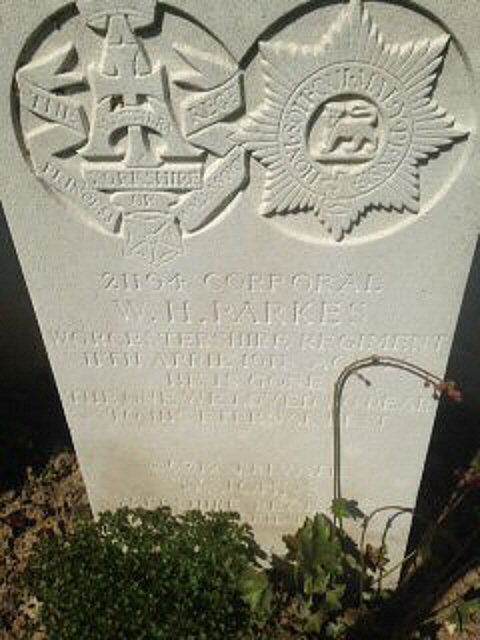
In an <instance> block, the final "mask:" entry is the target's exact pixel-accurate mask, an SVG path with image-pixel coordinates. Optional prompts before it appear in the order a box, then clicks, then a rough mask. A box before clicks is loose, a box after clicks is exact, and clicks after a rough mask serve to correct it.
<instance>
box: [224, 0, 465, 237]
mask: <svg viewBox="0 0 480 640" xmlns="http://www.w3.org/2000/svg"><path fill="white" fill-rule="evenodd" d="M389 9H390V11H392V7H391V5H390V6H389ZM398 10H399V11H402V15H403V14H405V13H409V14H410V16H412V14H413V16H415V19H416V20H417V21H418V20H419V19H420V20H424V21H426V18H423V17H421V18H420V16H419V14H415V13H414V12H411V11H410V12H408V11H407V10H405V9H404V8H398ZM320 11H323V10H318V12H320ZM333 11H334V10H332V9H330V13H331V14H332V13H333ZM304 20H305V19H304ZM298 22H299V24H300V23H301V22H302V21H301V19H300V20H298ZM313 22H314V21H313V18H312V17H311V16H310V15H309V19H308V27H307V31H306V32H307V33H309V32H310V33H311V31H312V26H311V25H312V24H313ZM430 29H431V30H432V31H433V29H432V28H431V27H430ZM435 30H436V31H439V29H438V26H436V27H435ZM290 31H292V32H294V33H295V34H296V40H294V39H292V40H290V41H288V40H284V39H282V38H283V36H282V34H280V35H279V36H278V37H277V38H273V39H272V41H270V42H266V43H260V64H259V67H260V70H261V75H262V77H263V85H264V96H263V100H261V101H260V104H259V105H258V106H257V108H256V109H254V110H253V111H252V112H250V114H249V115H248V116H247V118H246V119H244V120H243V121H242V122H241V124H240V130H239V131H238V132H237V133H236V134H235V136H234V139H235V140H236V141H238V142H239V143H240V144H242V145H244V146H245V148H246V149H247V150H248V151H249V152H250V153H252V154H253V156H254V157H255V158H256V159H257V160H258V161H259V162H260V164H261V165H263V167H264V168H265V187H264V192H263V202H262V214H263V215H264V216H266V217H267V218H270V219H272V220H274V221H277V220H278V224H279V225H280V226H281V227H282V228H284V229H286V230H287V231H288V232H290V233H293V235H295V236H296V237H310V238H312V239H314V240H316V239H319V238H320V239H324V240H325V239H326V240H328V239H329V238H330V239H331V240H333V241H336V242H340V241H348V239H349V238H350V237H352V238H353V237H359V233H360V235H361V228H362V225H363V223H364V222H365V221H366V219H367V218H369V219H370V218H372V219H373V218H374V217H375V216H376V217H377V218H378V219H381V218H382V217H383V218H385V217H384V214H382V213H379V212H388V213H395V212H398V213H410V214H418V213H419V212H420V209H421V172H422V167H423V166H424V165H427V164H428V163H429V162H430V161H432V160H433V159H434V158H436V157H437V156H439V155H441V154H442V153H444V152H445V151H447V150H449V149H452V148H453V147H455V146H457V145H459V143H461V142H462V141H464V140H465V139H466V138H467V137H468V129H467V128H466V127H465V126H464V125H461V124H459V123H457V122H456V120H455V118H454V116H453V115H451V114H450V113H448V111H447V110H446V109H444V108H442V107H441V106H440V105H439V104H438V102H437V100H436V97H435V90H436V87H437V84H438V81H439V79H440V77H441V74H442V68H443V66H444V65H445V63H446V60H447V58H448V56H449V47H450V38H449V36H448V35H447V34H445V33H438V34H437V35H432V36H431V37H427V38H425V37H424V38H422V39H420V40H411V41H407V42H400V43H398V42H395V41H392V42H389V40H388V38H387V37H385V36H384V35H383V34H382V33H381V29H380V27H379V26H378V24H377V23H376V22H375V20H374V19H373V18H372V17H371V15H370V13H369V11H367V9H366V7H365V6H364V3H362V2H361V0H351V1H350V2H349V3H348V5H347V6H343V7H342V8H341V9H340V10H336V18H335V19H334V20H333V21H332V23H331V26H330V27H329V28H328V29H327V31H326V32H325V33H324V34H323V35H322V36H321V37H320V38H319V39H318V41H317V42H316V43H314V44H298V42H299V41H302V38H301V37H300V34H301V33H302V31H301V26H298V28H297V30H296V31H295V30H294V29H290ZM247 86H248V85H247ZM403 218H405V216H403ZM399 219H400V218H398V219H397V218H395V217H394V216H390V218H389V220H388V221H387V224H384V222H380V223H375V222H371V221H370V220H368V222H369V224H368V225H366V226H367V227H368V229H369V231H367V234H368V232H370V233H371V232H372V230H373V231H376V230H383V229H384V228H386V227H389V226H395V225H397V224H398V221H399ZM309 220H312V221H314V222H317V223H318V222H320V223H321V225H318V224H317V227H316V229H317V230H315V228H314V227H313V226H312V224H310V223H309ZM361 223H362V224H361ZM305 230H306V233H305ZM357 230H358V233H357Z"/></svg>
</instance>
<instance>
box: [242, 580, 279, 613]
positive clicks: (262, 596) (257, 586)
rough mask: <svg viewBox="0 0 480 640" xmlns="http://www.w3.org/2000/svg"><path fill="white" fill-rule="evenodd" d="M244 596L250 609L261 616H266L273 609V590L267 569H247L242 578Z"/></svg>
mask: <svg viewBox="0 0 480 640" xmlns="http://www.w3.org/2000/svg"><path fill="white" fill-rule="evenodd" d="M240 591H241V593H242V598H243V600H244V602H245V603H246V604H248V606H249V607H250V610H251V611H252V612H253V613H255V614H256V615H257V616H259V617H260V618H266V617H268V616H269V615H270V613H271V611H272V603H273V591H272V588H271V586H270V582H269V580H268V576H267V574H266V573H265V571H256V570H255V569H252V568H249V569H247V570H246V571H245V572H244V573H243V575H242V577H241V579H240Z"/></svg>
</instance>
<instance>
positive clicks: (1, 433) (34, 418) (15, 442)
mask: <svg viewBox="0 0 480 640" xmlns="http://www.w3.org/2000/svg"><path fill="white" fill-rule="evenodd" d="M0 354H1V360H0V361H1V367H0V490H3V489H10V488H13V487H16V486H18V485H19V484H21V482H22V480H23V479H24V477H25V474H26V470H27V468H28V467H32V468H33V469H38V468H40V467H41V466H43V465H44V464H45V462H46V461H47V460H48V458H49V456H50V455H51V454H52V452H54V451H57V450H59V449H62V448H71V447H72V444H71V440H70V436H69V432H68V427H67V423H66V420H65V417H64V415H63V410H62V407H61V404H60V400H59V397H58V393H57V390H56V386H55V382H54V380H53V376H52V373H51V370H50V366H49V363H48V358H47V355H46V352H45V349H44V346H43V342H42V339H41V336H40V332H39V329H38V325H37V322H36V318H35V313H34V311H33V307H32V304H31V301H30V297H29V294H28V290H27V287H26V284H25V281H24V278H23V275H22V272H21V269H20V265H19V261H18V258H17V254H16V252H15V248H14V246H13V241H12V238H11V236H10V233H9V230H8V227H7V223H6V219H5V215H4V212H3V209H2V208H1V206H0Z"/></svg>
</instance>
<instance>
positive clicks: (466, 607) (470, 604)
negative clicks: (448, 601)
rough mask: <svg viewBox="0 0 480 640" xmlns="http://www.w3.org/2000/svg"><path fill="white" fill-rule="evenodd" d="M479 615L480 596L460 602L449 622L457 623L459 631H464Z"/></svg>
mask: <svg viewBox="0 0 480 640" xmlns="http://www.w3.org/2000/svg"><path fill="white" fill-rule="evenodd" d="M479 615H480V598H475V599H472V600H467V601H465V602H462V603H461V604H460V605H459V606H458V607H457V608H456V609H455V612H454V614H453V616H452V620H451V622H452V623H454V624H456V625H457V628H458V630H459V631H462V632H463V631H465V630H466V628H467V627H468V626H469V625H470V624H472V623H473V622H474V621H475V619H476V618H477V616H479Z"/></svg>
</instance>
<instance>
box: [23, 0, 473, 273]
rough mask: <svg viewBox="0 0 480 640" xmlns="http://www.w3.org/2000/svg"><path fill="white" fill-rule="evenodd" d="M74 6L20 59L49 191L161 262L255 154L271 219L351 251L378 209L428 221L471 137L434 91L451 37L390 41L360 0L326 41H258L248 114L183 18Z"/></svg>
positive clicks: (142, 4)
mask: <svg viewBox="0 0 480 640" xmlns="http://www.w3.org/2000/svg"><path fill="white" fill-rule="evenodd" d="M70 6H71V5H70ZM319 11H320V10H319ZM403 11H406V10H405V9H403ZM65 12H66V13H65V14H62V16H60V17H59V16H56V17H55V20H53V19H52V20H51V21H50V23H47V25H46V26H45V25H44V26H43V27H42V28H41V29H39V33H42V34H45V33H47V36H43V38H44V39H43V41H42V42H41V43H40V45H39V46H37V47H36V49H35V50H34V51H33V52H30V53H29V54H28V55H23V56H22V59H23V60H25V59H27V60H28V62H27V64H24V66H22V67H21V68H20V69H19V70H18V72H17V85H18V93H19V97H20V105H21V107H22V109H21V114H22V115H21V125H22V126H21V128H22V131H23V134H24V143H25V145H26V147H27V150H28V152H29V155H30V157H31V161H32V163H33V167H34V170H35V172H36V174H37V176H38V177H39V178H41V179H42V180H43V181H44V183H46V184H47V185H48V186H49V187H50V188H52V189H53V190H55V191H56V192H57V193H59V194H61V197H64V198H67V199H68V200H69V201H70V202H72V203H76V205H78V206H79V207H81V208H82V209H83V211H84V213H85V214H86V215H87V216H89V217H90V219H91V220H92V221H94V222H95V223H96V224H97V226H100V227H101V228H103V229H104V230H105V231H106V232H107V233H109V234H112V235H113V236H115V237H116V238H118V239H121V240H122V242H123V246H124V253H125V255H127V256H135V257H140V258H142V259H143V260H144V261H146V262H148V263H149V264H151V265H153V266H159V265H162V264H164V263H167V262H169V261H170V260H172V259H174V258H176V257H177V256H178V255H180V254H181V253H182V252H183V242H184V239H185V238H186V237H189V236H192V235H193V234H194V233H195V232H197V231H199V230H202V229H205V228H207V227H208V225H209V224H210V223H211V222H212V221H213V220H215V219H216V218H217V217H218V215H219V214H220V213H221V212H222V211H224V210H225V209H226V207H227V206H228V205H229V204H230V203H231V202H232V201H233V199H234V198H235V196H236V195H237V194H238V193H239V192H240V191H241V190H242V189H244V188H245V187H246V185H247V183H248V179H249V178H248V172H247V156H248V155H249V154H250V155H253V157H254V158H255V159H256V160H258V161H259V163H260V164H261V165H263V166H264V168H265V170H266V177H265V187H264V192H263V199H262V202H261V213H262V214H263V215H264V216H266V217H277V218H281V217H282V216H283V217H290V219H291V218H294V219H296V220H298V218H299V217H298V215H296V214H299V213H302V214H304V215H303V218H305V214H306V215H307V216H311V217H312V219H315V218H316V219H318V220H319V221H320V222H321V223H322V224H323V228H324V229H325V230H326V232H327V234H329V235H330V236H331V237H333V238H334V239H335V240H337V241H340V240H342V239H343V238H344V236H345V234H347V233H349V232H351V231H352V230H353V227H354V226H355V225H356V224H357V223H358V222H360V220H361V219H362V218H363V217H365V216H366V215H367V214H371V216H372V217H373V216H374V215H375V213H377V215H379V210H382V211H389V212H410V213H413V214H415V213H418V212H419V209H420V173H421V166H422V165H425V164H427V163H428V162H429V161H430V160H431V158H432V156H437V155H439V154H440V153H441V152H442V151H443V150H445V149H448V148H449V147H452V146H453V145H454V144H455V143H456V142H457V141H459V140H460V139H462V138H465V137H466V136H467V132H466V130H465V129H464V128H462V127H461V126H458V125H457V124H456V123H455V121H454V118H453V117H452V116H451V115H449V114H447V112H446V111H445V110H444V109H442V108H441V107H440V106H439V105H438V104H437V102H436V101H435V99H434V97H433V96H434V93H435V91H436V83H437V80H438V78H439V76H440V75H441V73H442V64H443V63H444V61H445V59H446V55H447V51H448V47H449V37H448V36H447V35H440V36H434V37H429V38H424V39H421V40H418V41H412V42H405V43H402V44H392V43H388V42H386V40H385V39H384V38H383V37H382V34H381V33H380V30H379V29H378V27H377V26H376V24H375V22H374V21H373V20H372V18H371V17H370V16H369V13H368V12H367V10H366V8H365V7H364V6H363V4H362V2H361V0H351V1H350V2H349V4H348V5H345V6H344V7H343V8H341V9H340V15H339V16H337V18H336V19H333V23H332V25H331V27H330V28H329V30H328V32H327V33H326V34H325V35H324V36H323V37H321V38H320V39H319V41H318V43H317V44H304V45H301V44H298V40H300V39H301V37H297V40H295V39H294V40H293V41H292V42H288V41H287V42H282V41H276V40H275V39H274V40H275V41H273V42H270V43H262V42H261V43H260V61H261V69H262V75H263V79H264V96H263V101H262V103H261V104H260V106H259V107H258V108H256V109H253V110H252V112H251V113H249V114H247V115H245V113H244V106H245V105H244V95H243V74H242V72H241V71H240V70H239V66H238V64H237V62H235V61H234V60H232V58H231V56H230V54H228V53H227V51H226V49H225V48H224V47H223V45H221V44H220V41H219V40H217V39H216V38H214V37H213V36H212V35H211V34H210V33H209V32H208V31H207V30H203V29H202V27H201V26H200V25H199V23H198V22H196V21H193V20H190V19H189V18H188V16H185V15H184V14H182V12H178V11H170V12H169V9H168V8H167V7H165V6H164V5H159V4H158V3H157V1H156V0H77V2H76V10H75V11H72V10H71V9H66V10H65ZM337 12H338V10H337ZM313 15H314V16H315V19H316V17H317V15H319V14H317V11H315V12H314V13H313ZM416 15H417V14H416ZM287 23H288V20H287ZM48 27H50V30H48ZM280 37H281V36H280ZM192 43H194V46H192ZM247 57H248V56H247ZM247 77H248V76H247ZM253 84H254V85H255V82H254V83H253ZM315 228H319V226H318V225H316V227H315ZM193 241H194V240H193V237H192V242H193Z"/></svg>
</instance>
